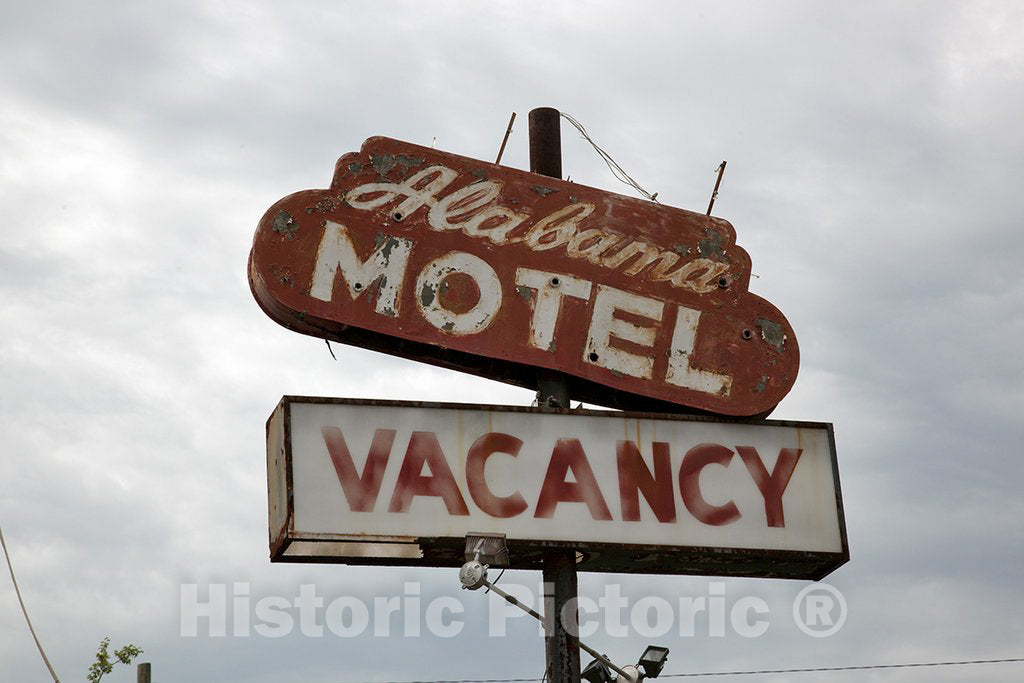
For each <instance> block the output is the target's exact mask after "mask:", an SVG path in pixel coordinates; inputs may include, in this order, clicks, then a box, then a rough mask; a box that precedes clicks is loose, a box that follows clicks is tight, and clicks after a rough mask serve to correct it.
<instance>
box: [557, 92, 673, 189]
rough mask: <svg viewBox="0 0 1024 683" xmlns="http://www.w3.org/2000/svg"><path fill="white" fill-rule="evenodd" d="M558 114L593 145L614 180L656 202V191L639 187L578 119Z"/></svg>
mask: <svg viewBox="0 0 1024 683" xmlns="http://www.w3.org/2000/svg"><path fill="white" fill-rule="evenodd" d="M559 114H561V116H562V118H563V119H565V120H566V121H568V122H569V123H571V124H572V125H573V127H574V128H575V129H576V130H577V131H579V133H580V135H581V136H582V137H583V139H584V140H586V141H587V142H589V143H590V146H591V147H593V148H594V151H595V152H597V154H598V156H600V157H601V159H602V160H603V161H604V163H605V165H606V166H607V167H608V170H610V171H611V172H612V175H613V176H615V178H616V180H618V181H619V182H621V183H625V184H626V185H629V186H630V187H632V188H633V189H634V190H636V191H637V192H639V193H640V194H642V195H643V196H644V197H646V198H647V199H649V200H651V201H652V202H657V201H658V193H657V192H655V193H654V194H651V193H650V192H648V191H647V190H645V189H644V188H642V187H640V183H638V182H637V181H635V180H633V178H632V176H630V175H629V174H628V173H626V171H625V170H624V169H623V168H622V166H619V163H618V162H617V161H615V159H612V156H611V155H610V154H608V152H606V151H604V150H603V149H601V147H599V146H598V144H597V143H596V142H594V140H593V139H592V138H591V137H590V135H589V134H588V133H587V129H586V128H584V127H583V124H582V123H580V122H579V121H577V120H576V119H574V118H573V117H572V116H570V115H569V114H566V113H565V112H564V111H563V112H559Z"/></svg>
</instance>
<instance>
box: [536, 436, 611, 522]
mask: <svg viewBox="0 0 1024 683" xmlns="http://www.w3.org/2000/svg"><path fill="white" fill-rule="evenodd" d="M569 470H572V473H573V477H574V478H575V479H576V481H566V480H565V475H566V474H567V473H568V472H569ZM559 503H586V504H587V507H588V508H589V509H590V516H591V517H593V518H594V519H599V520H610V519H611V518H612V513H611V511H610V510H609V509H608V504H607V503H605V502H604V497H603V496H602V495H601V489H600V488H598V486H597V479H596V478H595V477H594V470H592V469H591V467H590V462H589V461H588V460H587V454H586V453H584V452H583V446H582V444H580V440H579V439H559V440H558V441H557V442H556V443H555V448H554V450H553V451H552V452H551V461H550V462H549V463H548V471H547V473H546V474H545V475H544V483H543V485H541V488H540V496H539V497H538V498H537V511H536V512H535V513H534V515H533V516H534V517H553V516H554V514H555V507H557V505H558V504H559Z"/></svg>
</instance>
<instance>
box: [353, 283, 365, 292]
mask: <svg viewBox="0 0 1024 683" xmlns="http://www.w3.org/2000/svg"><path fill="white" fill-rule="evenodd" d="M352 289H354V290H356V291H357V292H360V291H362V289H363V283H362V282H356V283H353V285H352Z"/></svg>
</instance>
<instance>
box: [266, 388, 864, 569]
mask: <svg viewBox="0 0 1024 683" xmlns="http://www.w3.org/2000/svg"><path fill="white" fill-rule="evenodd" d="M295 404H330V405H341V406H370V407H388V408H390V407H398V408H413V409H448V410H459V411H487V412H493V413H532V414H538V415H566V416H596V417H611V418H619V419H632V418H636V419H640V420H670V421H677V422H688V423H721V424H742V425H761V426H765V427H792V428H796V429H813V430H824V431H825V433H826V434H827V441H828V451H829V452H828V459H829V461H830V466H831V471H832V483H833V485H834V488H835V504H836V508H837V519H838V525H839V536H840V542H841V550H840V551H839V552H817V551H793V550H777V549H770V548H761V549H758V548H754V549H751V548H736V547H713V546H693V545H679V546H666V545H648V544H625V543H599V542H589V541H588V542H586V543H584V544H581V543H580V542H579V541H574V540H572V539H565V540H542V541H533V540H523V539H515V538H510V539H509V540H508V549H509V556H510V566H511V567H512V568H517V569H540V568H541V566H542V563H543V557H544V554H545V551H550V550H551V549H555V548H561V549H573V550H576V551H577V569H578V570H580V571H594V572H617V573H639V574H701V575H715V576H744V577H765V578H788V579H814V580H817V579H821V578H822V577H824V576H826V575H827V574H829V573H830V572H832V571H833V570H835V569H836V568H837V567H839V566H841V565H842V564H844V563H845V562H847V561H848V560H849V557H850V554H849V546H848V542H847V535H846V523H845V518H844V515H843V506H842V493H841V488H840V483H839V469H838V462H837V460H836V450H835V438H834V433H833V429H832V425H831V424H829V423H820V422H797V421H787V420H751V419H740V418H723V417H704V416H684V415H676V414H659V413H635V412H634V413H628V412H618V411H595V410H573V411H565V410H552V409H547V408H525V407H516V406H499V405H475V404H461V403H433V402H415V401H379V400H365V399H345V398H319V397H298V396H285V397H283V398H282V399H281V402H280V403H279V404H278V406H277V408H276V409H275V410H274V413H273V414H272V415H271V417H270V419H268V421H267V468H268V482H269V484H268V496H269V501H270V555H271V560H272V561H274V562H320V563H342V564H365V565H389V566H434V567H438V566H439V567H457V566H459V565H461V564H462V562H463V561H464V551H465V540H464V537H462V536H447V537H445V536H438V537H411V536H366V535H362V534H360V533H358V530H352V533H344V534H323V533H316V534H308V533H303V532H302V531H301V530H297V529H296V525H295V497H294V494H295V488H294V476H293V461H292V451H291V446H292V437H293V434H292V429H293V424H292V415H291V407H292V406H293V405H295Z"/></svg>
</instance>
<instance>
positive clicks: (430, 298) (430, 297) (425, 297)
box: [420, 285, 437, 306]
mask: <svg viewBox="0 0 1024 683" xmlns="http://www.w3.org/2000/svg"><path fill="white" fill-rule="evenodd" d="M436 294H437V292H435V291H434V289H433V288H432V287H430V286H429V285H424V286H423V289H421V290H420V303H421V304H423V305H424V306H429V305H431V304H432V303H434V296H435V295H436Z"/></svg>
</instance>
